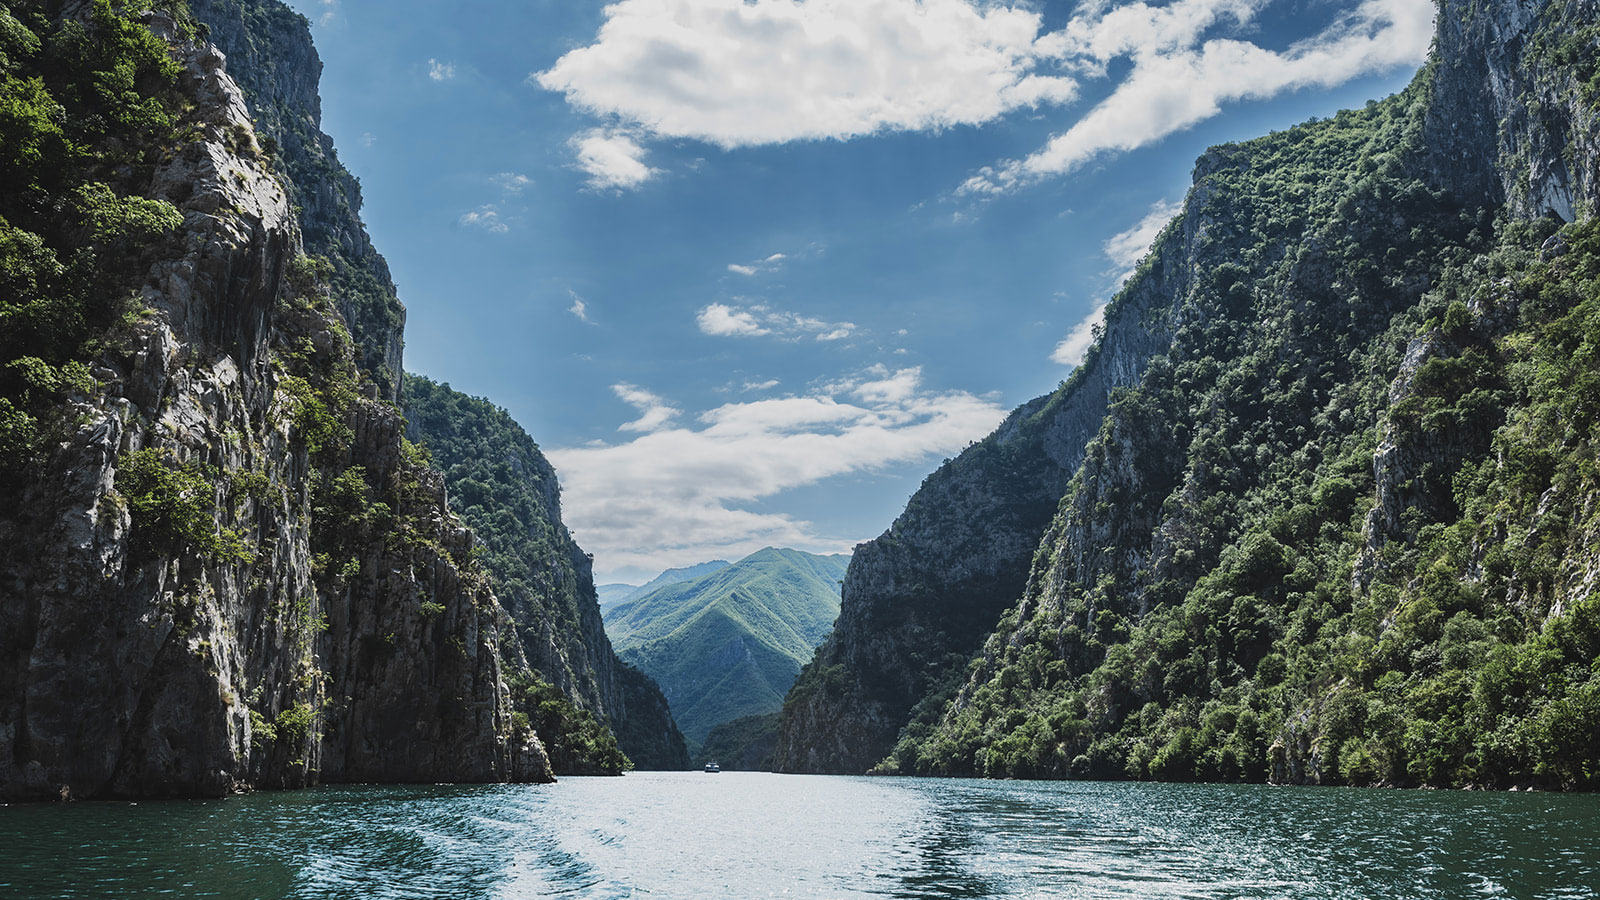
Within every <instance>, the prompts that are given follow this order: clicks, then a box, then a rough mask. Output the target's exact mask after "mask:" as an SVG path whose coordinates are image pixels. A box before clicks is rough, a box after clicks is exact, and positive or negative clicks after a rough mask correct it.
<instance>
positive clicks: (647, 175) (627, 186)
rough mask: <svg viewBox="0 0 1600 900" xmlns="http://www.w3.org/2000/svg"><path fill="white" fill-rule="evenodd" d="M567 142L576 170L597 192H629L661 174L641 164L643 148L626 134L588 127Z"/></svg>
mask: <svg viewBox="0 0 1600 900" xmlns="http://www.w3.org/2000/svg"><path fill="white" fill-rule="evenodd" d="M570 143H571V146H572V150H573V153H574V154H575V155H576V156H577V158H578V168H579V169H581V170H582V171H583V172H584V173H586V174H587V175H588V176H589V186H590V187H592V188H595V189H597V190H619V191H620V190H632V189H633V188H636V187H639V186H640V185H642V184H644V183H645V182H647V181H649V180H650V179H652V178H654V177H656V176H657V175H659V174H661V172H660V170H659V169H653V168H651V167H650V166H648V165H646V164H645V161H644V155H645V149H644V147H643V146H642V145H641V144H640V143H639V141H638V138H637V137H636V136H635V135H633V134H631V133H629V132H626V131H617V130H614V129H606V128H592V129H590V130H588V131H585V132H582V133H581V134H578V135H576V136H574V137H573V139H572V141H571V142H570Z"/></svg>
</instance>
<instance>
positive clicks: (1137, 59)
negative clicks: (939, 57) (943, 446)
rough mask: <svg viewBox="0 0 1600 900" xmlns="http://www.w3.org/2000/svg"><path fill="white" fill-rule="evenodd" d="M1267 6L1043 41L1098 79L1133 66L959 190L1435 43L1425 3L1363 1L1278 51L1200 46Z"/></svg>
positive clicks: (1186, 10) (1147, 139) (1085, 22)
mask: <svg viewBox="0 0 1600 900" xmlns="http://www.w3.org/2000/svg"><path fill="white" fill-rule="evenodd" d="M1266 2H1267V0H1179V2H1177V3H1174V4H1172V5H1171V6H1167V7H1151V6H1148V5H1146V4H1144V3H1134V4H1130V5H1126V6H1121V7H1116V8H1113V9H1110V10H1104V9H1100V10H1095V11H1094V12H1091V13H1090V14H1089V15H1086V16H1082V17H1079V18H1076V19H1074V20H1073V21H1072V22H1071V23H1070V24H1069V25H1068V26H1067V27H1066V28H1065V29H1063V30H1062V31H1061V32H1057V33H1055V34H1052V35H1050V36H1049V39H1048V40H1047V41H1044V43H1048V44H1050V45H1051V46H1052V47H1053V48H1054V49H1055V51H1056V52H1057V53H1059V54H1060V55H1061V58H1062V59H1063V60H1064V61H1066V63H1067V64H1068V65H1074V66H1077V67H1079V68H1080V69H1082V70H1083V71H1086V72H1096V71H1099V72H1103V71H1104V66H1105V64H1106V63H1108V62H1110V61H1111V60H1113V59H1116V58H1120V57H1129V58H1131V60H1132V63H1133V67H1132V69H1131V70H1130V71H1129V72H1128V74H1127V76H1126V77H1125V78H1124V79H1123V80H1122V82H1121V83H1120V84H1118V85H1117V87H1116V88H1115V89H1114V90H1113V91H1112V93H1111V95H1110V96H1108V97H1107V98H1105V99H1104V100H1103V101H1101V102H1100V103H1099V104H1098V105H1096V106H1095V107H1094V108H1093V109H1091V110H1089V112H1088V113H1086V114H1085V115H1083V116H1082V117H1081V118H1079V119H1078V120H1077V121H1076V122H1074V123H1073V124H1072V125H1071V127H1069V128H1068V129H1067V130H1066V131H1064V132H1062V133H1060V134H1058V135H1056V136H1055V137H1053V138H1051V139H1050V141H1049V142H1048V143H1047V144H1046V145H1045V146H1044V147H1043V148H1042V149H1040V150H1038V151H1037V152H1035V153H1033V154H1032V155H1030V156H1027V157H1025V158H1023V159H1020V160H1011V161H1007V162H1004V163H1001V164H1000V165H999V166H998V167H991V168H985V169H984V170H982V171H980V172H979V173H978V174H977V175H974V176H973V177H972V178H970V179H968V180H967V181H966V183H964V184H963V185H962V186H961V192H963V193H969V194H986V193H997V192H1001V191H1005V190H1009V189H1012V188H1015V187H1017V186H1019V185H1023V184H1027V183H1029V182H1032V181H1036V180H1038V179H1040V178H1044V177H1048V176H1052V175H1061V174H1065V173H1067V172H1071V171H1073V170H1074V169H1076V168H1078V167H1079V166H1082V165H1083V164H1084V163H1086V162H1088V161H1089V160H1091V159H1094V158H1095V157H1097V156H1100V155H1102V154H1104V153H1109V152H1114V151H1125V150H1132V149H1134V148H1137V147H1142V146H1144V145H1146V144H1149V143H1152V142H1154V141H1156V140H1159V139H1161V138H1163V137H1166V136H1167V135H1169V134H1172V133H1173V132H1176V131H1181V130H1183V129H1185V128H1189V127H1190V126H1193V125H1194V124H1196V123H1198V122H1201V121H1203V120H1205V119H1209V118H1211V117H1212V116H1214V115H1216V114H1217V113H1218V112H1220V111H1221V104H1223V103H1225V102H1229V101H1236V100H1248V99H1264V98H1267V97H1271V96H1274V95H1276V94H1279V93H1282V92H1284V91H1288V90H1294V89H1298V88H1306V87H1332V86H1334V85H1337V84H1341V83H1343V82H1345V81H1348V80H1350V79H1351V78H1354V77H1356V76H1358V75H1362V74H1365V73H1369V72H1377V71H1383V70H1387V69H1392V68H1395V67H1398V66H1410V65H1416V64H1418V63H1420V62H1421V61H1422V60H1423V59H1424V57H1425V56H1426V55H1427V52H1428V47H1429V46H1430V43H1431V41H1432V38H1433V17H1434V12H1435V8H1434V4H1433V0H1365V2H1362V3H1361V4H1360V5H1359V6H1357V7H1356V8H1355V9H1353V10H1351V11H1350V12H1348V13H1345V14H1343V15H1341V16H1340V17H1339V18H1338V19H1337V20H1335V21H1334V22H1333V23H1332V24H1330V25H1329V26H1328V27H1326V28H1324V29H1323V30H1322V31H1320V32H1318V33H1317V34H1315V35H1313V36H1311V37H1309V38H1306V39H1304V40H1301V41H1298V42H1296V43H1294V44H1292V45H1290V46H1289V47H1288V48H1286V49H1285V50H1283V51H1282V52H1278V51H1272V50H1266V49H1263V48H1261V47H1258V46H1256V45H1254V44H1251V43H1248V42H1245V41H1241V40H1234V39H1225V38H1212V39H1209V40H1206V39H1204V38H1205V34H1206V32H1207V30H1208V29H1210V28H1211V27H1213V26H1214V25H1215V24H1217V23H1218V22H1220V21H1222V20H1224V19H1228V20H1232V21H1234V22H1237V23H1240V24H1243V23H1245V22H1248V21H1249V19H1250V18H1251V17H1252V15H1253V14H1254V13H1255V11H1256V10H1257V9H1258V8H1260V7H1262V6H1265V5H1266Z"/></svg>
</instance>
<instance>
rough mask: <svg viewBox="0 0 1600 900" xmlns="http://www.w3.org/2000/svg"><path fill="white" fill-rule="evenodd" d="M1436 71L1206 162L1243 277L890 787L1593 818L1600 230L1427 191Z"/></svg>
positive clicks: (1129, 404) (1213, 218) (1207, 290)
mask: <svg viewBox="0 0 1600 900" xmlns="http://www.w3.org/2000/svg"><path fill="white" fill-rule="evenodd" d="M1563 46H1565V47H1567V49H1568V50H1569V51H1571V50H1572V48H1573V44H1572V42H1570V41H1568V42H1566V43H1565V44H1563ZM1578 47H1579V49H1580V50H1581V55H1583V56H1585V57H1586V58H1590V59H1592V58H1593V55H1594V52H1595V48H1594V46H1593V42H1592V41H1590V42H1589V43H1587V44H1582V43H1580V44H1579V45H1578ZM1573 52H1577V51H1573ZM1569 55H1570V54H1569ZM1436 72H1437V69H1436V67H1430V68H1428V69H1425V70H1424V71H1423V72H1422V73H1421V74H1419V76H1418V78H1417V81H1416V82H1415V83H1414V84H1413V86H1412V87H1411V88H1410V89H1409V90H1408V91H1406V92H1404V93H1402V94H1400V95H1398V96H1396V97H1393V98H1390V99H1389V100H1386V101H1383V102H1380V103H1373V104H1369V105H1368V106H1367V108H1366V109H1364V110H1359V111H1353V112H1346V113H1341V114H1340V115H1339V116H1337V117H1335V118H1333V119H1331V120H1327V121H1320V122H1312V123H1309V124H1307V125H1304V126H1301V127H1299V128H1295V129H1291V130H1289V131H1286V132H1283V133H1280V134H1275V135H1271V136H1269V137H1266V138H1262V139H1260V140H1257V141H1252V142H1249V143H1247V144H1243V145H1239V146H1235V147H1225V148H1218V149H1216V150H1213V151H1212V152H1211V153H1209V154H1208V155H1207V158H1206V159H1204V160H1202V162H1201V168H1200V170H1199V171H1198V172H1197V182H1196V189H1195V191H1194V193H1192V194H1191V197H1190V202H1189V204H1188V206H1187V207H1186V209H1185V212H1184V216H1185V217H1203V220H1204V222H1205V227H1206V235H1205V238H1206V239H1207V240H1210V241H1217V242H1223V243H1224V245H1225V246H1227V247H1228V248H1230V250H1231V252H1232V253H1233V254H1234V255H1235V256H1236V258H1237V260H1238V261H1237V263H1229V264H1223V265H1220V266H1215V267H1212V268H1211V269H1210V271H1208V272H1206V273H1205V277H1204V278H1203V280H1202V282H1201V283H1200V284H1199V285H1198V286H1197V288H1196V289H1195V290H1194V291H1193V292H1192V293H1191V294H1190V295H1189V296H1187V297H1185V298H1183V306H1182V314H1181V319H1182V321H1183V323H1184V324H1183V325H1182V326H1181V327H1179V329H1178V330H1177V332H1176V334H1175V336H1174V338H1173V340H1172V342H1171V345H1170V347H1169V348H1167V350H1166V351H1165V352H1164V353H1163V354H1161V355H1159V356H1157V357H1155V358H1154V359H1152V361H1151V362H1150V364H1149V366H1148V369H1147V371H1146V372H1145V373H1144V375H1143V377H1142V378H1141V380H1140V382H1139V383H1138V384H1137V385H1136V386H1134V387H1131V388H1129V389H1126V390H1122V391H1118V392H1117V393H1115V394H1114V396H1113V398H1112V402H1111V408H1110V411H1109V413H1108V415H1107V416H1106V418H1105V420H1104V422H1103V423H1102V425H1101V428H1100V432H1099V435H1098V436H1097V437H1096V438H1095V439H1094V441H1093V442H1091V444H1090V445H1089V447H1088V450H1087V452H1086V454H1085V458H1084V462H1083V465H1082V467H1081V468H1080V470H1079V471H1078V473H1077V475H1076V477H1075V478H1074V480H1073V482H1072V484H1071V486H1070V488H1069V489H1068V491H1067V493H1066V495H1065V497H1064V498H1063V499H1062V502H1061V506H1060V509H1059V510H1058V513H1057V516H1056V518H1055V521H1054V522H1053V523H1052V525H1051V527H1050V529H1049V531H1048V532H1047V533H1046V534H1045V536H1044V539H1043V541H1042V542H1041V544H1040V547H1039V549H1038V552H1037V553H1036V555H1035V557H1034V561H1033V570H1032V574H1031V576H1030V579H1029V584H1028V588H1027V590H1026V592H1025V594H1024V595H1023V597H1022V598H1021V601H1020V603H1018V604H1017V605H1016V606H1014V607H1013V608H1012V609H1011V610H1010V611H1009V612H1007V613H1006V615H1005V616H1004V617H1003V618H1002V619H1001V621H1000V622H999V624H998V627H997V629H996V630H995V634H994V635H993V637H992V638H991V639H990V640H989V641H988V643H987V644H986V646H985V647H984V649H983V650H982V651H981V652H980V653H979V654H978V655H977V657H976V658H974V659H973V660H972V661H971V663H970V665H969V666H968V668H967V671H966V672H965V673H964V674H963V676H962V677H959V678H957V679H955V680H954V681H953V682H952V683H950V684H948V685H947V686H946V690H947V692H946V693H945V694H944V695H942V696H935V697H930V698H929V701H928V702H925V703H924V704H923V706H922V707H920V708H919V710H918V715H917V716H916V717H915V718H914V719H913V721H912V722H911V724H909V725H908V726H907V727H906V728H905V729H904V731H903V732H902V734H901V739H900V741H899V744H898V745H897V746H896V747H895V749H894V751H893V752H892V753H891V754H890V755H889V757H888V758H887V759H886V760H884V762H883V763H881V764H880V766H879V770H880V771H887V772H925V773H935V774H972V775H987V776H1016V777H1094V778H1154V779H1161V780H1221V781H1240V780H1247V781H1261V780H1273V781H1280V782H1297V783H1306V782H1311V783H1324V784H1329V783H1332V784H1375V783H1376V784H1400V785H1436V786H1452V785H1454V786H1459V785H1492V786H1507V785H1536V786H1541V787H1550V788H1567V789H1574V788H1578V789H1592V788H1595V787H1597V786H1600V757H1597V756H1596V745H1595V742H1594V736H1595V735H1596V734H1600V593H1597V592H1596V580H1597V573H1600V559H1597V557H1596V555H1595V548H1596V546H1600V476H1597V469H1596V464H1595V460H1596V448H1597V447H1600V432H1597V430H1596V428H1597V415H1600V299H1597V298H1600V228H1597V227H1596V224H1595V223H1594V221H1593V220H1592V219H1581V220H1580V221H1579V222H1578V223H1577V224H1572V225H1567V226H1565V227H1563V226H1562V225H1561V222H1560V220H1559V219H1558V218H1552V217H1546V218H1541V219H1539V220H1536V221H1527V220H1522V219H1517V218H1513V217H1511V216H1508V215H1506V214H1500V215H1499V216H1498V218H1496V216H1495V213H1494V211H1493V210H1492V209H1487V208H1482V207H1481V206H1480V204H1479V203H1477V202H1475V201H1473V200H1472V199H1471V198H1469V197H1463V196H1457V195H1453V194H1451V193H1450V192H1449V191H1448V190H1445V189H1442V188H1440V187H1437V186H1436V185H1437V184H1439V183H1440V181H1441V179H1440V177H1439V174H1438V171H1437V169H1436V160H1437V158H1438V157H1437V156H1435V155H1434V154H1435V153H1436V152H1437V151H1438V148H1437V147H1433V146H1430V145H1429V143H1428V141H1429V138H1428V135H1427V132H1426V123H1427V121H1428V117H1429V116H1430V115H1435V114H1437V111H1436V110H1435V109H1433V108H1431V105H1430V104H1433V103H1437V102H1439V101H1437V100H1436V99H1435V98H1436V96H1437V95H1436V93H1435V92H1434V78H1435V77H1436ZM1553 78H1554V80H1555V81H1557V82H1560V81H1562V80H1563V76H1562V75H1561V74H1560V73H1559V71H1558V72H1557V73H1556V74H1555V76H1553ZM1568 99H1569V100H1570V99H1571V97H1570V96H1569V98H1568ZM1580 108H1581V107H1580ZM1571 157H1572V151H1571V150H1569V152H1568V158H1569V159H1570V158H1571ZM1523 165H1524V166H1526V165H1527V163H1526V161H1524V163H1523ZM1524 178H1525V176H1524ZM1444 181H1445V182H1446V183H1448V177H1446V178H1445V179H1444ZM1521 188H1522V189H1523V190H1526V189H1527V185H1526V181H1525V180H1524V181H1523V182H1522V183H1521ZM1173 234H1174V232H1172V231H1169V233H1168V235H1167V238H1166V240H1169V241H1170V240H1172V239H1173ZM1160 253H1162V245H1161V244H1160V243H1159V242H1158V245H1157V247H1156V248H1155V251H1154V252H1153V254H1152V257H1155V256H1158V255H1159V254H1160ZM1118 314H1119V309H1118V304H1117V303H1113V304H1112V307H1111V309H1110V311H1109V312H1108V316H1109V317H1111V318H1115V317H1116V316H1117V315H1118Z"/></svg>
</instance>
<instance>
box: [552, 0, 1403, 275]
mask: <svg viewBox="0 0 1600 900" xmlns="http://www.w3.org/2000/svg"><path fill="white" fill-rule="evenodd" d="M1273 2H1280V3H1281V2H1284V0H1174V2H1170V3H1165V4H1160V3H1156V2H1154V0H1135V2H1122V3H1118V2H1115V0H1086V2H1084V3H1081V4H1080V5H1079V6H1078V8H1077V10H1076V11H1075V13H1074V14H1073V16H1072V17H1071V18H1070V19H1069V20H1068V21H1067V22H1066V23H1065V24H1063V25H1062V27H1060V28H1058V29H1056V30H1053V31H1048V32H1046V31H1043V30H1042V25H1043V19H1042V18H1041V16H1040V15H1039V14H1038V13H1036V12H1034V11H1033V9H1032V8H1031V7H1032V4H1028V3H1025V2H1023V0H1016V2H1015V5H1006V4H1005V3H1003V2H992V0H853V2H840V0H760V2H755V3H752V2H748V0H619V2H615V3H612V4H611V5H609V6H607V7H606V8H605V12H604V15H605V21H604V23H603V24H602V25H601V27H600V30H599V32H598V33H597V34H596V35H595V38H594V40H593V41H592V42H591V43H590V44H588V45H587V46H584V47H579V48H577V49H574V50H571V51H569V52H568V53H566V54H565V55H563V56H562V57H561V58H560V59H558V60H557V61H556V63H555V64H554V65H553V66H551V67H550V68H549V69H547V70H545V71H543V72H536V73H533V74H532V75H530V76H529V80H530V82H532V83H533V84H536V85H538V86H541V87H544V88H546V89H548V90H552V91H558V92H560V93H562V94H564V95H565V96H566V98H567V101H568V103H570V104H571V105H572V106H573V107H575V108H577V109H581V110H584V111H586V112H589V113H592V114H594V115H596V116H599V117H602V118H604V119H606V120H608V121H612V122H618V123H622V124H623V125H624V126H626V127H628V128H632V129H635V130H636V135H635V137H634V142H635V144H636V145H637V144H638V143H639V142H642V141H645V140H650V139H681V138H691V139H696V140H701V141H705V142H707V143H711V144H715V145H717V146H720V147H723V148H736V147H748V146H757V145H766V144H781V143H787V142H791V141H802V140H824V139H836V140H843V139H849V138H855V137H861V136H865V135H872V134H880V133H884V132H893V131H927V130H940V129H944V128H949V127H952V126H956V125H982V124H985V123H987V122H991V121H993V120H995V119H998V118H1000V117H1001V116H1004V115H1007V114H1010V113H1013V112H1016V111H1017V110H1021V109H1047V108H1057V107H1062V106H1065V105H1066V104H1068V103H1070V102H1071V101H1073V100H1075V99H1076V98H1077V97H1078V95H1079V93H1080V88H1081V86H1082V84H1083V83H1085V82H1088V81H1102V80H1105V79H1108V78H1112V77H1116V78H1118V79H1119V81H1118V82H1117V83H1116V84H1115V85H1114V87H1113V88H1112V90H1111V93H1110V95H1109V96H1108V97H1106V98H1105V99H1104V100H1102V101H1101V102H1099V103H1098V104H1096V105H1094V106H1093V107H1091V108H1090V109H1088V110H1087V111H1086V112H1083V113H1081V114H1076V115H1074V116H1072V117H1071V119H1070V120H1068V122H1067V123H1065V128H1064V130H1062V131H1060V132H1059V133H1057V134H1056V135H1055V136H1054V137H1052V138H1051V139H1050V140H1049V142H1048V143H1047V144H1046V145H1045V146H1044V147H1042V148H1040V149H1039V150H1038V151H1036V152H1034V153H1032V154H1029V155H1028V156H1026V157H1023V158H1021V159H1014V160H1004V161H1001V162H998V163H996V164H994V165H993V166H990V167H986V168H984V169H982V170H980V171H979V172H978V173H977V174H975V175H974V176H972V177H971V178H970V179H968V180H967V181H966V182H965V183H964V184H963V185H962V186H961V187H960V189H959V192H960V193H964V194H968V195H987V194H994V193H1000V192H1004V191H1008V190H1012V189H1014V188H1017V187H1019V186H1022V185H1026V184H1029V183H1032V182H1035V181H1038V180H1040V179H1043V178H1047V177H1052V176H1057V175H1061V174H1064V173H1067V172H1071V171H1073V170H1074V169H1076V168H1077V167H1079V166H1081V165H1083V164H1084V163H1086V162H1087V161H1089V160H1091V159H1094V158H1095V157H1097V156H1100V155H1102V154H1106V153H1113V152H1119V151H1126V150H1130V149H1133V148H1136V147H1141V146H1144V145H1146V144H1149V143H1151V142H1153V141H1157V140H1159V139H1161V138H1162V137H1165V136H1166V135H1169V134H1171V133H1173V132H1175V131H1179V130H1182V129H1185V128H1188V127H1191V126H1193V125H1194V124H1196V123H1197V122H1200V121H1203V120H1204V119H1207V118H1210V117H1211V116H1214V115H1216V114H1217V113H1218V112H1219V111H1220V109H1221V105H1222V104H1224V103H1228V102H1232V101H1239V100H1247V99H1262V98H1266V97H1271V96H1274V95H1277V94H1279V93H1282V92H1284V91H1289V90H1295V89H1298V88H1305V87H1328V86H1332V85H1337V84H1341V83H1343V82H1345V81H1348V80H1350V79H1351V78H1354V77H1357V76H1359V75H1362V74H1366V73H1371V72H1377V71H1383V70H1388V69H1392V68H1396V67H1399V66H1408V65H1416V64H1418V63H1420V62H1421V61H1422V59H1423V57H1424V56H1425V55H1426V53H1427V50H1428V47H1429V43H1430V41H1431V38H1432V19H1433V14H1434V3H1433V0H1362V2H1360V3H1359V4H1358V5H1356V6H1355V8H1354V9H1351V10H1350V11H1348V12H1346V13H1344V14H1342V15H1340V16H1339V17H1337V19H1335V20H1334V21H1333V22H1331V23H1330V24H1327V25H1326V27H1323V28H1321V29H1320V30H1318V31H1316V32H1315V33H1311V34H1309V35H1308V36H1307V37H1305V38H1304V39H1303V40H1300V41H1298V42H1296V43H1293V44H1291V45H1290V46H1288V47H1286V48H1281V49H1267V48H1264V47H1261V46H1258V45H1256V44H1253V43H1251V42H1250V41H1249V40H1248V39H1247V38H1248V37H1249V35H1250V33H1251V32H1250V29H1252V28H1253V27H1254V20H1255V18H1256V17H1257V14H1258V13H1259V12H1260V11H1261V10H1262V9H1264V8H1266V7H1267V6H1269V5H1270V4H1271V3H1273ZM1307 31H1308V32H1309V31H1310V27H1308V28H1307ZM1123 60H1125V61H1126V62H1127V63H1128V65H1125V66H1123V65H1114V63H1117V62H1119V61H1123ZM1112 73H1116V74H1115V76H1113V74H1112ZM1046 114H1047V115H1056V113H1054V112H1047V113H1046ZM641 155H642V150H641V151H640V153H635V154H633V158H634V159H638V158H639V157H640V156H641ZM734 266H738V267H739V268H730V270H731V271H735V272H740V273H742V274H753V273H747V272H746V271H745V270H746V269H749V268H752V266H751V265H750V264H749V263H735V264H734Z"/></svg>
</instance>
